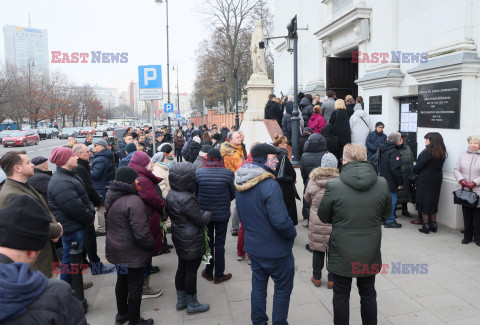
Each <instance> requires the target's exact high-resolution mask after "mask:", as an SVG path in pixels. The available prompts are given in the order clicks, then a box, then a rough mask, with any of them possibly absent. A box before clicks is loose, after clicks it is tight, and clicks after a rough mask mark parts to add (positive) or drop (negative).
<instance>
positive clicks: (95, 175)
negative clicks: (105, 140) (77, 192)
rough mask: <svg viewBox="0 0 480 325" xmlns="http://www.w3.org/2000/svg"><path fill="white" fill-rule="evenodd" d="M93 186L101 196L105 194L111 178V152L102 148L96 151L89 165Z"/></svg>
mask: <svg viewBox="0 0 480 325" xmlns="http://www.w3.org/2000/svg"><path fill="white" fill-rule="evenodd" d="M90 174H91V175H92V182H93V187H94V188H95V190H96V191H97V192H98V194H100V195H101V196H103V197H105V195H106V194H107V185H108V183H110V182H111V181H112V180H113V153H112V152H111V151H110V150H108V149H104V150H102V151H100V152H99V153H96V154H95V155H94V156H93V158H92V164H91V166H90Z"/></svg>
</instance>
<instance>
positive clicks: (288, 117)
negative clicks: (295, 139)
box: [281, 102, 301, 156]
mask: <svg viewBox="0 0 480 325" xmlns="http://www.w3.org/2000/svg"><path fill="white" fill-rule="evenodd" d="M292 113H293V102H287V104H286V111H285V114H284V115H283V118H282V124H281V126H282V132H283V135H284V136H286V137H287V140H288V144H290V145H291V144H292V117H293V116H292ZM300 156H301V155H300Z"/></svg>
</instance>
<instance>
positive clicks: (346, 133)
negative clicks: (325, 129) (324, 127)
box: [329, 109, 352, 152]
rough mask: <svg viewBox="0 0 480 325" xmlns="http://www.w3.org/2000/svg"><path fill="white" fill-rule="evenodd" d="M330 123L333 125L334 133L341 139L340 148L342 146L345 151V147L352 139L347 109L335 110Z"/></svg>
mask: <svg viewBox="0 0 480 325" xmlns="http://www.w3.org/2000/svg"><path fill="white" fill-rule="evenodd" d="M329 123H330V124H331V125H332V127H333V128H332V131H333V134H335V135H336V136H337V137H338V140H339V141H340V148H342V152H343V147H344V146H345V145H346V144H347V143H350V142H351V141H352V140H351V133H350V119H349V117H348V113H347V111H346V110H344V109H336V110H334V111H333V113H332V116H331V117H330V121H329Z"/></svg>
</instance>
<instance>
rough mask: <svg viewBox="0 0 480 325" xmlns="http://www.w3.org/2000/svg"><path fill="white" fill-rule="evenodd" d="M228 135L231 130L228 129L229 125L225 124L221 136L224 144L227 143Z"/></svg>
mask: <svg viewBox="0 0 480 325" xmlns="http://www.w3.org/2000/svg"><path fill="white" fill-rule="evenodd" d="M228 133H230V130H229V129H228V127H227V125H226V124H225V123H223V124H222V128H221V129H220V134H221V135H222V142H225V141H227V136H228Z"/></svg>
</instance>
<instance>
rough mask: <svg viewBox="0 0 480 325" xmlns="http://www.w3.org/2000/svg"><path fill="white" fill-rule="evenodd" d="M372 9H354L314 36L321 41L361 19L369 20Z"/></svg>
mask: <svg viewBox="0 0 480 325" xmlns="http://www.w3.org/2000/svg"><path fill="white" fill-rule="evenodd" d="M371 13H372V9H370V8H354V9H352V10H350V11H349V12H347V13H346V14H344V15H342V16H340V17H338V18H337V19H335V20H334V21H332V22H331V23H329V24H328V25H326V26H325V27H323V28H321V29H319V30H318V31H317V32H315V33H314V35H315V36H316V37H317V38H318V39H320V40H322V39H324V38H327V37H330V36H332V35H334V34H336V33H338V32H340V31H342V30H344V29H346V28H348V27H349V26H351V25H352V24H354V23H355V22H356V21H358V20H361V19H370V16H371Z"/></svg>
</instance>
